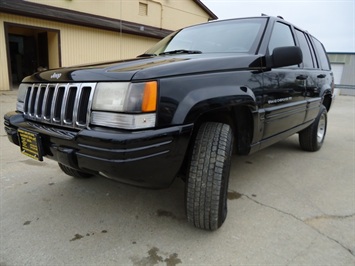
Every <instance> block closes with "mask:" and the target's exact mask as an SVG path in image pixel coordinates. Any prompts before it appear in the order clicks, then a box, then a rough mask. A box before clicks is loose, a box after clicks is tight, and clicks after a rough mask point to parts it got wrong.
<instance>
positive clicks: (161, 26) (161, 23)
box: [147, 0, 164, 29]
mask: <svg viewBox="0 0 355 266" xmlns="http://www.w3.org/2000/svg"><path fill="white" fill-rule="evenodd" d="M147 1H148V2H152V3H155V4H158V5H160V29H162V28H163V11H164V6H163V4H162V3H160V2H158V1H154V0H147Z"/></svg>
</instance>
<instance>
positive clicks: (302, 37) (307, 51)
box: [296, 29, 314, 68]
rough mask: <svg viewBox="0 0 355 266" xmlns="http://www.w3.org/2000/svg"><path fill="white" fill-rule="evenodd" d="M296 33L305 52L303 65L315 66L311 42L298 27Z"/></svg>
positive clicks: (307, 66) (303, 52)
mask: <svg viewBox="0 0 355 266" xmlns="http://www.w3.org/2000/svg"><path fill="white" fill-rule="evenodd" d="M296 35H297V39H298V42H299V44H300V48H301V50H302V54H303V67H304V68H313V67H314V64H313V58H312V54H311V50H310V46H309V43H308V41H307V39H306V35H305V34H304V33H303V32H302V31H300V30H298V29H296Z"/></svg>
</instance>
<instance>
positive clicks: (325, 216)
mask: <svg viewBox="0 0 355 266" xmlns="http://www.w3.org/2000/svg"><path fill="white" fill-rule="evenodd" d="M240 194H241V195H242V196H244V197H246V198H247V199H249V200H251V201H253V202H255V203H256V204H259V205H261V206H263V207H266V208H270V209H273V210H275V211H277V212H279V213H282V214H285V215H287V216H290V217H292V218H294V219H296V220H297V221H300V222H302V223H304V224H305V225H307V226H308V227H310V228H312V229H313V230H314V231H316V232H317V233H319V234H320V235H322V236H324V237H326V238H328V239H329V240H331V241H333V242H335V243H337V244H338V245H339V246H341V247H342V248H343V249H344V250H346V251H348V252H349V253H350V254H351V255H352V256H353V257H355V254H354V252H353V251H352V250H351V249H350V248H348V247H346V246H344V245H343V244H342V243H340V242H339V241H338V240H336V239H334V238H332V237H330V236H328V235H326V234H324V233H323V232H321V231H320V230H319V229H318V228H316V227H314V226H312V225H311V224H309V222H310V221H312V220H316V219H346V218H352V217H354V216H355V213H354V214H350V215H344V216H339V215H321V216H316V217H312V218H308V219H306V220H302V219H301V218H299V217H297V216H296V215H294V214H292V213H288V212H285V211H283V210H280V209H277V208H275V207H273V206H270V205H267V204H264V203H262V202H260V201H257V200H256V199H254V198H252V197H250V196H248V195H245V194H242V193H240Z"/></svg>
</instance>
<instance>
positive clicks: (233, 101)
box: [172, 86, 257, 124]
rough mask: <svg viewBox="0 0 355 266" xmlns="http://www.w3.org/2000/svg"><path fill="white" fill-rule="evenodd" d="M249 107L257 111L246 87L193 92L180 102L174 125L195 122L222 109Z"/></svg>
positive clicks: (254, 100)
mask: <svg viewBox="0 0 355 266" xmlns="http://www.w3.org/2000/svg"><path fill="white" fill-rule="evenodd" d="M237 105H248V106H250V107H251V108H252V109H253V110H252V111H255V110H256V109H257V104H256V98H255V95H254V93H253V92H252V90H251V89H249V88H248V87H246V86H221V87H209V88H201V89H196V90H192V91H191V92H189V93H188V94H187V95H186V96H185V97H184V99H183V100H182V101H181V102H180V104H179V106H178V108H177V110H176V112H175V114H174V117H173V119H172V124H186V123H193V122H195V121H196V120H197V119H198V117H200V116H201V115H203V114H205V113H207V112H210V111H211V110H212V111H213V110H217V109H222V108H228V107H234V106H237Z"/></svg>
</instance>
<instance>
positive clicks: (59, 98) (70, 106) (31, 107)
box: [24, 83, 96, 128]
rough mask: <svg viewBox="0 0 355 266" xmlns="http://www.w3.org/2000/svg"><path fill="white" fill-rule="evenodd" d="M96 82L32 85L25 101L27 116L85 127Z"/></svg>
mask: <svg viewBox="0 0 355 266" xmlns="http://www.w3.org/2000/svg"><path fill="white" fill-rule="evenodd" d="M95 86H96V83H57V84H51V83H48V84H33V85H29V86H28V89H27V93H26V98H25V103H24V115H25V117H26V118H27V119H30V120H34V121H38V122H43V123H46V124H53V125H60V126H65V127H70V128H85V127H87V126H88V125H89V121H90V108H91V101H92V97H93V92H94V89H95Z"/></svg>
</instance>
